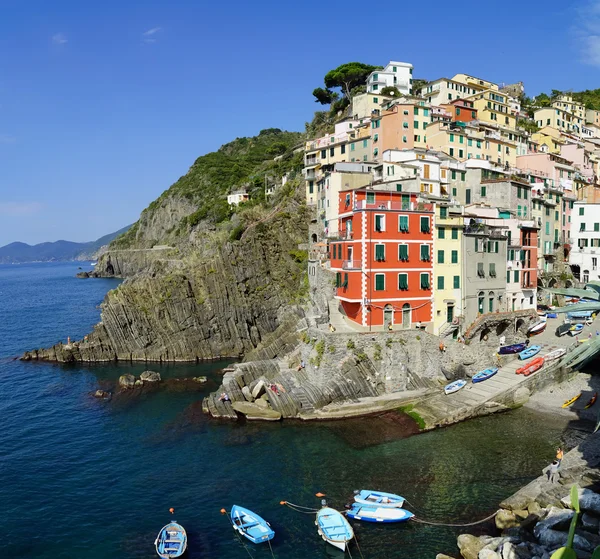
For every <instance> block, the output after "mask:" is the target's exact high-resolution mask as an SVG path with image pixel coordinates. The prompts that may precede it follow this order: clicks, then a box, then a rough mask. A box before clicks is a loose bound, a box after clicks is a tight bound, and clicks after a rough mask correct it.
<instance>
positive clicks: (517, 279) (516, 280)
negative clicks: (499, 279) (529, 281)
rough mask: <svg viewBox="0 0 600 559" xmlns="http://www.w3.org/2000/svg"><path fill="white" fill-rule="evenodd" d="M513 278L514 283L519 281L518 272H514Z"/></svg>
mask: <svg viewBox="0 0 600 559" xmlns="http://www.w3.org/2000/svg"><path fill="white" fill-rule="evenodd" d="M513 277H514V281H515V282H518V281H519V270H515V271H514V274H513Z"/></svg>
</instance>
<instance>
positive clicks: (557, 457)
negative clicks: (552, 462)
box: [556, 446, 565, 466]
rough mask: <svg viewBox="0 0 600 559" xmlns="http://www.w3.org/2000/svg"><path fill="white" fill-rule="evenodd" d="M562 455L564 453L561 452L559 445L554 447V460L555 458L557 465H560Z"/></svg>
mask: <svg viewBox="0 0 600 559" xmlns="http://www.w3.org/2000/svg"><path fill="white" fill-rule="evenodd" d="M564 455H565V453H564V452H563V449H562V448H561V447H560V446H559V447H558V448H557V449H556V460H557V462H558V465H559V466H560V463H561V462H562V459H563V456H564Z"/></svg>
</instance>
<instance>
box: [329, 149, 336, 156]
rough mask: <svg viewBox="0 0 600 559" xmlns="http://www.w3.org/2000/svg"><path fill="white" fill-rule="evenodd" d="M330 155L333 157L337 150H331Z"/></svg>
mask: <svg viewBox="0 0 600 559" xmlns="http://www.w3.org/2000/svg"><path fill="white" fill-rule="evenodd" d="M329 155H331V157H333V156H334V155H335V148H329Z"/></svg>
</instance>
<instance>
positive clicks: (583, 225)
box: [579, 223, 585, 231]
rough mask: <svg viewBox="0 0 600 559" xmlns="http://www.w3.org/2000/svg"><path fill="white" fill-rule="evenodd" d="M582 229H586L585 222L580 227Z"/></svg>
mask: <svg viewBox="0 0 600 559" xmlns="http://www.w3.org/2000/svg"><path fill="white" fill-rule="evenodd" d="M579 230H580V231H585V223H582V224H581V226H580V227H579Z"/></svg>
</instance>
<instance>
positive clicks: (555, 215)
mask: <svg viewBox="0 0 600 559" xmlns="http://www.w3.org/2000/svg"><path fill="white" fill-rule="evenodd" d="M554 221H558V211H556V212H554ZM596 225H598V223H596ZM594 227H595V226H594ZM594 231H598V229H594Z"/></svg>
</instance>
